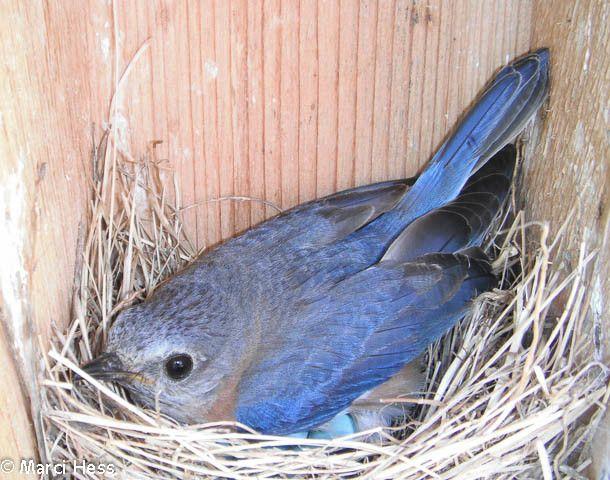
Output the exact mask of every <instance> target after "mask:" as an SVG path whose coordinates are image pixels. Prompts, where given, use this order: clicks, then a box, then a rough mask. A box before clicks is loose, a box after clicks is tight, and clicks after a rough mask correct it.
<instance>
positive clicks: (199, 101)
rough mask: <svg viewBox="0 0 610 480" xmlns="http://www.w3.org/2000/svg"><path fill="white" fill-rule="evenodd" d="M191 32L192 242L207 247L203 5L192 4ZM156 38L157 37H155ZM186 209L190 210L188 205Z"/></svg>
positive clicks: (187, 26)
mask: <svg viewBox="0 0 610 480" xmlns="http://www.w3.org/2000/svg"><path fill="white" fill-rule="evenodd" d="M186 28H187V32H188V34H189V37H190V39H191V45H192V48H191V49H190V51H189V77H188V82H189V92H190V100H191V118H190V119H189V120H187V121H190V122H191V124H192V126H191V135H192V136H191V145H190V148H191V151H192V152H193V157H192V158H193V160H192V161H193V164H192V174H191V175H192V178H191V179H190V180H189V182H190V183H192V184H193V190H194V193H195V195H194V199H193V200H194V202H195V206H194V207H193V210H194V212H195V232H194V235H193V234H191V238H193V239H194V242H195V244H196V245H198V246H203V245H205V243H206V240H207V232H208V211H207V209H208V204H207V203H206V200H207V198H208V195H207V186H206V156H205V139H204V121H205V119H204V114H203V82H204V78H203V64H202V58H201V52H200V45H201V42H202V30H201V28H202V24H201V3H200V2H193V3H189V4H188V21H187V24H186ZM153 38H154V37H153ZM185 207H188V205H186V206H185Z"/></svg>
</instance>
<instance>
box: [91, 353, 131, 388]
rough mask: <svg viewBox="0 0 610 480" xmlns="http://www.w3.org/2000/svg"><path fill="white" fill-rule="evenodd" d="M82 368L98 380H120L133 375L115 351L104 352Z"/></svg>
mask: <svg viewBox="0 0 610 480" xmlns="http://www.w3.org/2000/svg"><path fill="white" fill-rule="evenodd" d="M81 368H82V369H83V371H84V372H85V373H88V374H89V375H91V376H92V377H93V378H95V379H96V380H109V381H120V380H124V379H125V377H126V376H128V375H131V374H130V372H127V371H125V368H124V366H123V363H122V362H121V359H120V358H119V356H118V355H117V354H116V353H114V352H109V353H102V354H101V355H99V356H98V357H97V358H94V359H93V360H91V361H90V362H89V363H87V364H85V365H83V366H82V367H81Z"/></svg>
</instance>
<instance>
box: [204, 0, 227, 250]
mask: <svg viewBox="0 0 610 480" xmlns="http://www.w3.org/2000/svg"><path fill="white" fill-rule="evenodd" d="M215 11H216V2H214V1H213V0H205V1H203V2H202V4H201V47H200V52H201V68H202V73H201V77H202V80H203V83H202V91H203V95H202V99H203V141H204V149H205V189H206V194H207V198H206V202H208V203H206V210H207V220H208V228H207V232H206V236H205V245H214V244H216V243H218V242H219V241H220V240H221V238H222V218H221V208H220V202H218V201H217V200H218V199H219V198H220V196H221V191H220V170H221V162H220V158H219V145H218V144H219V142H218V138H219V137H218V105H217V103H218V95H217V89H216V86H217V83H216V78H217V77H218V63H217V61H216V13H215Z"/></svg>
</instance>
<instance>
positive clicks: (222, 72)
mask: <svg viewBox="0 0 610 480" xmlns="http://www.w3.org/2000/svg"><path fill="white" fill-rule="evenodd" d="M214 16H215V24H214V33H215V37H214V44H215V50H214V55H215V57H214V58H215V68H216V69H217V70H216V78H215V83H216V95H217V103H216V121H217V131H216V134H217V142H218V162H219V165H220V167H219V169H220V171H219V172H218V174H219V177H220V178H219V190H220V192H219V193H220V196H221V197H223V198H225V197H229V196H232V195H234V193H235V191H234V176H235V173H234V159H233V122H232V108H233V100H232V97H233V92H232V88H231V54H232V48H231V47H232V46H231V2H230V1H225V2H217V3H216V8H215V10H214ZM234 234H235V203H234V202H233V201H222V202H221V203H220V235H221V239H223V240H224V239H226V238H229V237H232V236H233V235H234Z"/></svg>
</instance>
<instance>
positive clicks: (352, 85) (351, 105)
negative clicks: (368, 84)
mask: <svg viewBox="0 0 610 480" xmlns="http://www.w3.org/2000/svg"><path fill="white" fill-rule="evenodd" d="M359 5H360V4H359V3H358V2H352V1H350V0H341V2H340V11H339V85H338V92H337V102H338V104H339V105H338V119H337V133H338V138H337V178H336V182H337V189H338V190H343V189H345V188H348V187H353V186H354V155H355V152H354V148H355V144H356V140H355V135H356V92H357V90H356V89H357V69H358V17H359Z"/></svg>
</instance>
